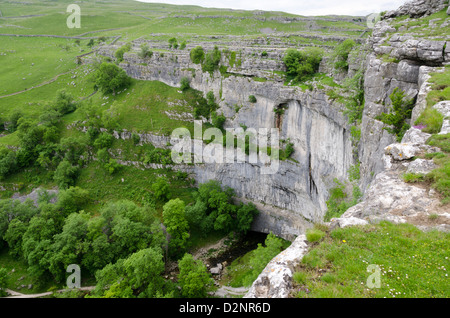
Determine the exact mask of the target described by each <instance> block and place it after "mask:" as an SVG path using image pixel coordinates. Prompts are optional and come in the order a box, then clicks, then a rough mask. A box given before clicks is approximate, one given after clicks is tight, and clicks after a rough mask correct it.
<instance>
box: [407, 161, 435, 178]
mask: <svg viewBox="0 0 450 318" xmlns="http://www.w3.org/2000/svg"><path fill="white" fill-rule="evenodd" d="M435 168H436V165H435V164H434V162H433V160H426V159H416V160H414V161H413V162H411V163H409V164H408V168H407V170H406V172H408V173H419V174H427V173H429V172H431V170H433V169H435Z"/></svg>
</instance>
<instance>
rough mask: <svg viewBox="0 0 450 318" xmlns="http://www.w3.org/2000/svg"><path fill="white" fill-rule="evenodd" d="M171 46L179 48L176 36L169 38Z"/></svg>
mask: <svg viewBox="0 0 450 318" xmlns="http://www.w3.org/2000/svg"><path fill="white" fill-rule="evenodd" d="M169 48H170V49H171V48H174V49H177V48H178V41H177V39H176V38H171V39H169Z"/></svg>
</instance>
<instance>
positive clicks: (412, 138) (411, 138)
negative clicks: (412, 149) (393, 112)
mask: <svg viewBox="0 0 450 318" xmlns="http://www.w3.org/2000/svg"><path fill="white" fill-rule="evenodd" d="M430 137H431V134H427V133H425V132H423V131H422V130H420V129H418V128H414V127H411V128H410V129H408V131H406V133H405V134H404V135H403V138H402V143H409V144H418V145H420V144H425V142H426V141H427V140H428V138H430Z"/></svg>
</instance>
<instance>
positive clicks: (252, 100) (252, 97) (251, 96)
mask: <svg viewBox="0 0 450 318" xmlns="http://www.w3.org/2000/svg"><path fill="white" fill-rule="evenodd" d="M248 101H249V102H250V103H256V101H257V100H256V97H255V95H250V96H249V97H248Z"/></svg>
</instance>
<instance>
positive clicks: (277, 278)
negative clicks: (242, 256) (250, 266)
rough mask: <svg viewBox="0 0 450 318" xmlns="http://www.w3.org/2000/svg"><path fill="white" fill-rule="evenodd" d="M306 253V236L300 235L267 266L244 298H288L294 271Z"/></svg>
mask: <svg viewBox="0 0 450 318" xmlns="http://www.w3.org/2000/svg"><path fill="white" fill-rule="evenodd" d="M306 252H307V244H306V236H305V235H299V236H298V237H297V238H296V239H295V241H293V242H292V244H291V246H289V247H288V248H287V249H285V250H284V251H283V252H281V253H280V254H278V256H276V257H275V258H274V259H272V260H271V261H270V262H269V264H267V266H266V267H265V268H264V270H263V272H262V273H261V274H260V275H259V276H258V278H257V279H256V280H255V281H254V282H253V284H252V286H251V288H250V289H249V291H248V293H247V294H246V295H245V296H244V298H287V297H288V296H289V294H290V292H291V287H292V275H293V274H294V271H293V270H294V268H295V266H296V265H298V264H299V263H300V261H301V259H302V258H303V255H305V254H306Z"/></svg>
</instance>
